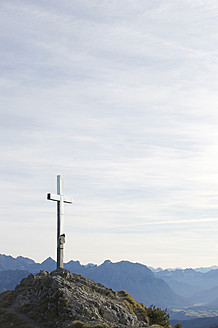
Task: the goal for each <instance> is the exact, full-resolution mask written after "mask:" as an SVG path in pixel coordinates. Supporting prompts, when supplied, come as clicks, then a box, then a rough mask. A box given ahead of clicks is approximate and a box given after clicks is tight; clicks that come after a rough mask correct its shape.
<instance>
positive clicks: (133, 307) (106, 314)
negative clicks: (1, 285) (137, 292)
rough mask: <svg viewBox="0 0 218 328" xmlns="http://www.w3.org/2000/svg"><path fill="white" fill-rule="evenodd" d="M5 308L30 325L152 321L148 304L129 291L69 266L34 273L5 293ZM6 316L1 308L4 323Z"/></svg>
mask: <svg viewBox="0 0 218 328" xmlns="http://www.w3.org/2000/svg"><path fill="white" fill-rule="evenodd" d="M3 309H4V310H3ZM1 311H3V312H4V311H6V312H5V316H6V313H7V314H8V313H11V314H13V315H15V316H16V315H17V317H18V318H19V320H21V319H22V320H24V322H25V324H28V325H29V326H28V327H52V328H54V327H58V328H65V327H71V328H73V327H75V328H76V327H78V328H79V327H81V328H85V327H92V326H94V327H96V328H100V327H105V328H106V327H114V328H115V327H117V328H118V327H148V323H149V318H148V316H147V309H146V307H145V306H144V305H143V304H140V303H138V302H136V301H135V300H134V299H133V298H132V297H131V296H130V295H129V294H127V293H126V292H125V291H120V292H115V291H114V290H112V289H109V288H106V287H104V286H103V285H101V284H97V283H95V282H93V281H92V280H89V279H86V278H84V277H83V276H81V275H78V274H72V273H71V272H70V271H68V270H65V269H60V270H55V271H53V272H51V273H48V272H47V271H41V272H40V273H39V274H37V275H33V274H30V275H29V276H28V277H27V278H25V279H23V280H22V281H21V283H20V284H19V285H18V286H17V287H16V288H15V290H14V291H10V292H9V291H8V292H5V293H3V294H1ZM2 318H3V314H2V312H0V323H1V320H3V319H2ZM25 320H26V321H25ZM4 327H6V324H5V326H4ZM12 327H13V325H12ZM14 327H16V326H14Z"/></svg>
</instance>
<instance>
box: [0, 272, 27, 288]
mask: <svg viewBox="0 0 218 328" xmlns="http://www.w3.org/2000/svg"><path fill="white" fill-rule="evenodd" d="M29 273H30V272H28V271H25V270H6V271H0V293H2V292H4V291H5V290H11V289H14V288H15V287H16V286H17V284H19V282H20V281H21V279H23V278H25V277H27V276H28V274H29Z"/></svg>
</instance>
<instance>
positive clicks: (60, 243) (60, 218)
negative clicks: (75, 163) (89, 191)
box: [47, 175, 72, 269]
mask: <svg viewBox="0 0 218 328" xmlns="http://www.w3.org/2000/svg"><path fill="white" fill-rule="evenodd" d="M47 199H49V200H53V201H56V202H57V269H58V268H63V266H64V243H65V234H64V233H63V225H64V203H70V204H71V203H72V199H69V198H66V197H64V194H63V178H62V177H61V176H60V175H58V176H57V194H56V195H55V194H51V193H49V194H47Z"/></svg>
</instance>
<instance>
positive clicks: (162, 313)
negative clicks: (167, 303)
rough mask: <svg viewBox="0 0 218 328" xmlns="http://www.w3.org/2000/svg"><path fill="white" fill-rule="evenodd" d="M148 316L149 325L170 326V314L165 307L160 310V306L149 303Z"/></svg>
mask: <svg viewBox="0 0 218 328" xmlns="http://www.w3.org/2000/svg"><path fill="white" fill-rule="evenodd" d="M148 317H149V323H150V325H155V324H157V325H160V326H162V327H165V328H168V327H170V323H169V319H170V316H169V314H168V313H167V309H165V310H161V309H160V308H156V307H155V305H151V306H149V308H148ZM178 328H179V327H178Z"/></svg>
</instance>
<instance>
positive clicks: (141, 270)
mask: <svg viewBox="0 0 218 328" xmlns="http://www.w3.org/2000/svg"><path fill="white" fill-rule="evenodd" d="M0 266H1V267H3V268H4V269H5V268H7V269H12V270H15V269H21V268H22V270H24V269H25V270H27V271H29V272H32V273H37V272H39V271H40V270H47V271H49V272H50V271H53V270H55V267H56V262H55V261H54V260H52V259H51V258H48V259H46V260H45V261H44V262H42V263H41V264H40V263H35V262H34V261H33V260H31V259H28V258H25V257H21V256H19V257H18V258H16V259H15V258H13V257H11V256H6V255H0ZM64 267H65V268H66V269H67V270H69V271H71V272H73V273H78V274H81V275H83V276H84V277H86V278H89V279H92V280H94V281H95V282H97V283H102V284H104V285H105V286H106V287H108V288H113V289H114V290H126V291H127V292H128V293H130V294H131V295H133V297H134V298H135V299H136V300H137V301H138V302H143V303H144V304H145V305H146V306H149V305H151V304H155V305H156V306H159V307H163V308H166V307H171V306H176V307H177V306H187V305H189V303H188V301H186V300H185V299H184V298H183V297H182V296H180V295H177V294H176V293H175V292H174V291H173V290H172V289H171V288H170V287H169V286H168V284H167V283H166V282H164V281H163V280H162V279H160V278H158V277H156V276H155V274H154V273H153V272H152V271H151V270H150V269H149V268H148V267H147V266H145V265H142V264H139V263H131V262H128V261H120V262H117V263H112V262H111V261H109V260H107V261H105V262H104V263H102V264H101V265H93V264H90V265H81V264H80V262H79V261H70V262H68V263H65V264H64ZM0 287H2V288H4V286H3V285H2V286H1V285H0Z"/></svg>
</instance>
